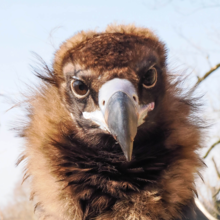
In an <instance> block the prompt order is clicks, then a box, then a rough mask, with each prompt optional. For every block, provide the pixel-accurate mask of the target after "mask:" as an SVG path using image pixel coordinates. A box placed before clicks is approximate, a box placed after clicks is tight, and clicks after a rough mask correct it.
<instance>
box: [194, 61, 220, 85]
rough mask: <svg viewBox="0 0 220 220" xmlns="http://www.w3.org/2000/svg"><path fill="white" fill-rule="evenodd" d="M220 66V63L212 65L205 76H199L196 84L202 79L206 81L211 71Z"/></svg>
mask: <svg viewBox="0 0 220 220" xmlns="http://www.w3.org/2000/svg"><path fill="white" fill-rule="evenodd" d="M219 67H220V63H219V64H217V65H215V66H214V67H212V68H211V69H210V70H209V71H208V72H207V73H206V74H205V75H204V76H203V77H201V78H200V77H198V81H197V83H196V85H195V86H198V85H199V84H200V83H201V82H202V81H204V80H205V79H206V78H207V77H208V76H209V75H210V74H211V73H213V72H214V71H215V70H217V69H218V68H219Z"/></svg>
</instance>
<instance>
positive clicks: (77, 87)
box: [71, 80, 89, 98]
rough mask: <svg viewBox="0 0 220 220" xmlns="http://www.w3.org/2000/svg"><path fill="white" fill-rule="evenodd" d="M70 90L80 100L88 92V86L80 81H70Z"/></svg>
mask: <svg viewBox="0 0 220 220" xmlns="http://www.w3.org/2000/svg"><path fill="white" fill-rule="evenodd" d="M71 88H72V91H73V93H74V94H75V95H76V96H77V97H80V98H82V97H84V96H86V95H87V93H88V91H89V88H88V86H87V85H86V84H85V83H84V82H83V81H81V80H74V81H72V83H71Z"/></svg>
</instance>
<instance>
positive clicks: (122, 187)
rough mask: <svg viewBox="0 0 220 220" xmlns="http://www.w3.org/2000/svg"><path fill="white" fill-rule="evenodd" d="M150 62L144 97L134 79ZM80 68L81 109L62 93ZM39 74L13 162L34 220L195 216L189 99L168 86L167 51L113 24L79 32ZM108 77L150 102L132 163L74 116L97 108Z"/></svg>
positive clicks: (193, 124) (195, 161) (149, 36)
mask: <svg viewBox="0 0 220 220" xmlns="http://www.w3.org/2000/svg"><path fill="white" fill-rule="evenodd" d="M153 63H156V64H157V68H158V74H159V77H160V78H159V79H158V83H157V85H156V86H155V87H154V88H152V89H151V90H150V91H144V90H143V89H141V87H140V80H141V72H142V71H143V70H144V69H147V68H149V66H150V65H152V64H153ZM79 68H80V69H83V74H84V77H86V78H87V81H88V83H89V85H90V87H91V96H89V97H88V98H87V100H86V101H87V105H86V104H85V103H82V102H80V101H78V100H76V99H74V98H73V97H72V96H71V93H70V91H69V86H68V74H67V73H68V71H69V70H71V71H72V70H74V71H75V72H76V71H77V69H79ZM44 70H45V71H46V72H45V74H44V75H39V74H38V76H39V77H40V78H41V79H42V80H43V83H42V86H41V87H40V88H38V91H36V92H35V93H34V94H33V96H32V97H31V98H29V109H28V117H29V123H28V125H27V126H26V127H24V129H23V134H24V137H25V138H26V149H25V151H24V156H23V157H22V158H21V159H23V158H24V159H25V158H26V161H27V175H29V176H30V177H31V183H32V191H33V193H34V197H35V200H36V201H37V206H36V209H39V210H40V216H41V219H50V218H51V219H59V220H64V219H65V220H73V219H76V220H79V219H85V220H88V219H96V220H101V219H103V220H104V219H106V220H107V219H118V220H120V219H128V220H136V219H143V220H157V219H158V220H159V219H160V220H162V219H163V220H170V219H181V217H182V216H183V215H184V213H185V212H186V211H189V210H191V209H193V205H194V199H193V198H194V196H195V192H196V189H195V185H194V178H195V175H196V173H197V172H198V170H199V168H201V167H202V165H203V164H202V162H201V160H200V158H199V156H198V155H197V153H196V151H197V150H198V149H199V148H200V147H201V143H202V132H201V129H202V128H201V122H200V120H199V119H198V118H197V117H196V113H197V106H196V101H195V99H193V98H192V93H191V92H189V93H185V95H182V91H181V89H179V88H178V84H175V83H173V80H172V79H173V78H172V76H170V74H169V73H168V70H167V66H166V49H165V46H164V44H163V43H162V42H160V41H159V39H158V38H157V37H156V36H155V35H154V34H153V33H152V32H151V31H150V30H148V29H146V28H137V27H135V26H132V25H130V26H123V25H122V26H115V25H112V26H109V27H108V28H107V29H106V31H105V32H103V33H96V32H92V31H91V32H81V33H79V34H77V35H75V36H74V37H72V38H70V39H69V40H67V41H66V42H64V43H63V45H62V46H61V47H60V49H59V50H58V51H57V52H56V54H55V59H54V64H53V69H52V70H49V68H48V67H45V68H44ZM115 77H118V78H125V79H128V80H129V81H131V82H132V83H133V85H134V86H135V88H136V89H137V91H138V94H139V97H140V101H141V102H143V103H147V102H149V101H151V100H152V99H155V100H156V101H155V103H156V106H157V108H156V109H155V111H152V112H150V113H149V116H148V117H147V120H146V123H144V124H143V125H142V126H141V127H140V129H139V131H138V133H137V136H136V138H135V142H134V151H133V158H132V161H131V162H126V160H125V158H124V155H123V153H122V151H121V149H120V147H119V145H118V144H117V143H115V141H114V138H113V137H112V136H110V135H109V134H108V133H106V132H101V131H100V129H97V127H96V126H95V127H91V125H89V124H88V123H87V122H86V121H85V120H83V119H82V117H81V116H80V115H81V113H82V110H83V111H92V110H94V109H95V107H96V106H97V102H98V101H97V100H98V97H97V93H98V90H99V89H100V87H101V85H102V84H103V83H105V82H106V81H108V80H110V79H112V78H115ZM70 113H72V115H73V117H71V114H70ZM39 207H40V208H39ZM192 211H193V210H192Z"/></svg>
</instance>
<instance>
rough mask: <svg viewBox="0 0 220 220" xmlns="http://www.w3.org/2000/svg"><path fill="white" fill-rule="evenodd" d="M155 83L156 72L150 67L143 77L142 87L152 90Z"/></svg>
mask: <svg viewBox="0 0 220 220" xmlns="http://www.w3.org/2000/svg"><path fill="white" fill-rule="evenodd" d="M156 82H157V70H156V69H155V68H154V67H152V68H150V69H149V70H148V71H147V72H146V73H145V75H144V77H143V86H144V87H145V88H147V89H148V88H152V87H153V86H154V85H155V84H156Z"/></svg>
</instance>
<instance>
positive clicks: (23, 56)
mask: <svg viewBox="0 0 220 220" xmlns="http://www.w3.org/2000/svg"><path fill="white" fill-rule="evenodd" d="M218 2H219V1H217V0H216V1H215V0H211V1H210V0H206V1H202V0H201V1H198V0H197V1H196V0H195V1H192V0H188V1H187V0H185V1H169V0H167V1H166V0H163V1H162V0H136V1H131V0H130V1H129V0H127V1H125V0H121V1H120V0H118V1H116V0H111V1H103V0H102V1H101V0H92V1H89V0H87V1H86V0H84V1H83V0H81V1H73V0H72V1H70V0H63V1H57V0H53V1H52V0H50V1H42V0H38V1H29V0H26V1H25V0H23V1H21V0H17V1H15V0H14V1H12V0H7V1H6V0H5V1H4V0H1V1H0V93H3V94H4V95H6V96H8V97H13V98H19V96H20V95H19V94H20V92H21V91H24V90H25V88H26V85H25V84H28V85H32V84H36V78H35V77H34V76H33V74H32V73H31V68H30V65H33V66H34V65H35V61H34V60H35V58H34V56H33V54H32V51H33V52H35V53H37V54H39V55H40V56H41V57H42V58H43V59H44V60H45V61H46V62H47V63H48V64H51V62H52V59H53V54H54V52H55V51H56V49H58V48H59V45H60V44H61V43H62V42H63V41H64V40H66V39H67V38H69V37H71V36H72V35H74V34H75V33H77V32H78V31H80V30H89V29H96V30H98V31H101V30H104V28H105V27H106V25H108V24H110V23H119V24H120V23H123V24H128V23H134V24H136V25H138V26H145V27H148V28H150V29H152V30H154V31H155V33H156V34H157V35H158V36H159V37H160V39H161V40H163V41H164V42H165V43H166V45H167V48H168V63H169V66H170V68H174V69H175V71H177V70H180V72H182V71H184V70H186V69H187V70H188V72H192V77H191V80H192V82H195V81H196V77H195V72H193V71H192V70H193V69H194V68H195V70H196V71H197V73H198V74H199V75H203V74H204V73H205V72H206V71H207V70H208V69H209V68H210V66H209V62H207V56H209V57H210V62H211V66H214V65H215V64H217V63H219V62H220V53H219V52H220V40H219V39H220V31H219V30H220V22H219V21H220V5H218ZM187 41H188V42H187ZM192 67H193V68H192ZM219 82H220V71H219V70H218V71H216V72H215V74H213V75H212V76H211V77H210V78H209V79H208V80H207V82H205V83H204V84H203V85H202V86H201V90H202V91H204V93H205V94H206V95H207V97H208V98H209V99H211V101H210V102H211V104H210V103H209V104H208V106H209V107H210V105H214V107H216V108H219V107H220V106H219V105H220V103H219V98H220V89H219V86H218V85H219ZM210 84H211V86H210ZM207 88H208V90H207ZM10 106H11V104H10V103H8V102H7V100H6V99H5V98H2V97H0V120H1V128H0V129H1V130H0V174H1V179H3V180H4V181H1V182H0V204H2V203H5V202H6V201H8V198H10V193H11V191H12V188H13V185H14V183H15V182H16V180H17V179H18V178H19V176H20V171H21V167H20V168H16V167H15V165H14V164H15V161H16V158H17V156H18V154H19V152H20V151H21V148H22V145H23V141H22V140H21V139H19V138H16V137H15V135H16V133H15V132H13V131H11V130H10V128H11V125H12V124H13V121H14V120H16V119H17V118H18V116H19V114H20V111H19V110H16V109H15V110H11V111H8V112H7V113H6V112H5V111H6V110H7V109H8V108H10ZM213 115H214V116H213V117H216V118H218V117H219V115H218V114H217V113H213ZM215 130H216V128H215ZM214 136H216V138H217V134H216V135H214ZM2 176H3V178H2Z"/></svg>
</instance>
